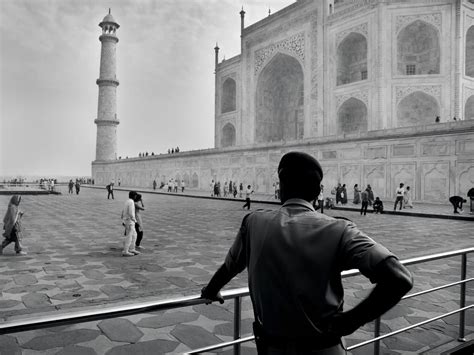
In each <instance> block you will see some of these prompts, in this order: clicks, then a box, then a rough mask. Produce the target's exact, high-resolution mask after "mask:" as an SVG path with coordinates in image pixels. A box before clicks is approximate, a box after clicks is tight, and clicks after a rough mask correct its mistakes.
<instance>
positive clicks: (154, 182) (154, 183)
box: [153, 179, 156, 190]
mask: <svg viewBox="0 0 474 355" xmlns="http://www.w3.org/2000/svg"><path fill="white" fill-rule="evenodd" d="M153 190H156V179H155V180H153Z"/></svg>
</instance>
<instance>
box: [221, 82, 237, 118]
mask: <svg viewBox="0 0 474 355" xmlns="http://www.w3.org/2000/svg"><path fill="white" fill-rule="evenodd" d="M235 95H236V84H235V80H234V79H232V78H227V79H226V80H225V81H224V84H223V85H222V99H221V113H226V112H232V111H235Z"/></svg>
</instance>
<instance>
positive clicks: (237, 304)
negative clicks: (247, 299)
mask: <svg viewBox="0 0 474 355" xmlns="http://www.w3.org/2000/svg"><path fill="white" fill-rule="evenodd" d="M241 305H242V298H241V297H240V296H237V297H235V298H234V340H237V339H240V321H241V318H242V317H241V310H242V308H241ZM234 354H235V355H240V344H235V345H234Z"/></svg>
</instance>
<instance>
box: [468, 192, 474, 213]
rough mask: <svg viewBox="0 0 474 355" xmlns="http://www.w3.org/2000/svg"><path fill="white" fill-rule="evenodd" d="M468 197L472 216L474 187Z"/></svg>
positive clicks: (473, 211)
mask: <svg viewBox="0 0 474 355" xmlns="http://www.w3.org/2000/svg"><path fill="white" fill-rule="evenodd" d="M467 197H469V199H470V203H471V204H470V211H469V213H470V214H473V213H474V187H471V188H470V189H469V191H468V192H467Z"/></svg>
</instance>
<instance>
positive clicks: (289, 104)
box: [255, 53, 304, 142]
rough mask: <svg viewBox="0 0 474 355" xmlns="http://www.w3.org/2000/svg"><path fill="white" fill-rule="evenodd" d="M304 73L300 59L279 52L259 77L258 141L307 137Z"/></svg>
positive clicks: (256, 131)
mask: <svg viewBox="0 0 474 355" xmlns="http://www.w3.org/2000/svg"><path fill="white" fill-rule="evenodd" d="M303 79H304V75H303V69H302V67H301V64H300V63H299V62H298V60H297V59H295V58H293V57H291V56H289V55H286V54H283V53H278V54H276V55H275V56H274V57H273V58H272V59H271V60H270V62H269V63H268V64H267V65H266V66H265V68H264V69H263V70H262V72H261V73H260V75H259V77H258V82H257V92H256V121H255V141H256V142H274V141H281V140H295V139H301V138H303V134H304V109H303V105H304V81H303Z"/></svg>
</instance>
